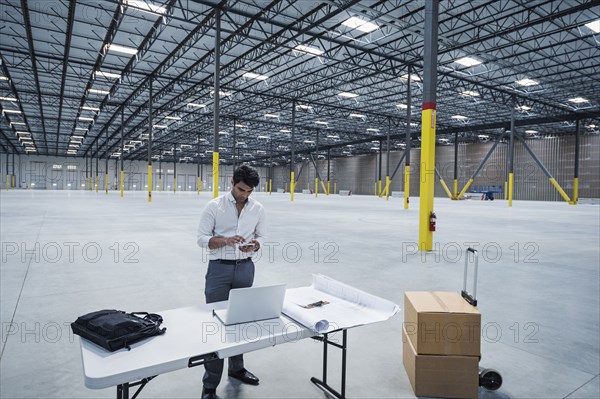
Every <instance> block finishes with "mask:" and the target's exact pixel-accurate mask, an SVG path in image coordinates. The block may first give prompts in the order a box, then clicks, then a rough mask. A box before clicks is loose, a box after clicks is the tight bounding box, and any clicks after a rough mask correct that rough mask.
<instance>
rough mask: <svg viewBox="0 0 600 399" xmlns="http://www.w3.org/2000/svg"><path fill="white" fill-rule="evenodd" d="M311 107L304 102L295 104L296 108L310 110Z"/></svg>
mask: <svg viewBox="0 0 600 399" xmlns="http://www.w3.org/2000/svg"><path fill="white" fill-rule="evenodd" d="M312 108H313V107H311V106H310V105H305V104H298V105H296V109H303V110H307V111H308V110H311V109H312Z"/></svg>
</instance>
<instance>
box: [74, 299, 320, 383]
mask: <svg viewBox="0 0 600 399" xmlns="http://www.w3.org/2000/svg"><path fill="white" fill-rule="evenodd" d="M226 304H227V302H218V303H213V304H210V305H198V306H191V307H186V308H179V309H172V310H167V311H162V312H157V313H158V314H160V315H161V316H162V318H163V324H162V325H161V327H166V328H167V331H166V333H165V334H164V335H160V336H156V337H152V338H149V339H146V340H143V341H141V342H138V343H136V344H133V345H131V350H130V351H128V350H127V349H121V350H118V351H116V352H109V351H107V350H105V349H103V348H101V347H99V346H97V345H95V344H93V343H91V342H89V341H87V340H85V339H80V342H81V357H82V362H83V373H84V378H85V386H86V387H88V388H92V389H101V388H108V387H111V386H116V385H119V384H124V383H127V382H135V381H139V380H141V379H143V378H146V377H151V376H155V375H159V374H164V373H168V372H171V371H175V370H179V369H182V368H187V367H188V362H189V359H190V358H192V357H195V356H199V355H205V354H210V353H213V352H214V353H217V355H218V356H219V358H221V359H224V358H226V357H230V356H234V355H239V354H242V353H246V352H251V351H255V350H258V349H263V348H266V347H269V346H274V345H278V344H282V343H286V342H295V341H298V340H301V339H304V338H309V337H312V336H314V335H315V333H314V332H313V331H311V330H310V329H308V328H306V327H304V326H302V325H300V324H298V323H296V322H294V321H292V320H291V319H288V318H287V317H285V316H284V315H282V316H281V317H280V318H279V319H271V320H264V321H259V322H253V323H246V324H238V325H234V326H225V325H223V324H222V323H221V322H220V321H219V320H218V319H217V318H215V317H213V315H212V310H213V309H222V308H225V307H226Z"/></svg>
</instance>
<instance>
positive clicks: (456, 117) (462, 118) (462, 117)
mask: <svg viewBox="0 0 600 399" xmlns="http://www.w3.org/2000/svg"><path fill="white" fill-rule="evenodd" d="M450 118H452V119H456V120H459V121H464V120H465V119H467V117H466V116H464V115H452V116H451V117H450Z"/></svg>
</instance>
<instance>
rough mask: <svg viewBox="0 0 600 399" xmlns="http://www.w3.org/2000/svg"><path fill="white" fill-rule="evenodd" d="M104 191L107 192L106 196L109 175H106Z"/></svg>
mask: <svg viewBox="0 0 600 399" xmlns="http://www.w3.org/2000/svg"><path fill="white" fill-rule="evenodd" d="M104 190H105V191H106V194H108V175H106V176H105V179H104Z"/></svg>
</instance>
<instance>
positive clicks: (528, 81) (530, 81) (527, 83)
mask: <svg viewBox="0 0 600 399" xmlns="http://www.w3.org/2000/svg"><path fill="white" fill-rule="evenodd" d="M515 83H516V84H518V85H521V86H535V85H539V84H540V83H539V82H538V81H536V80H533V79H529V78H525V79H521V80H517V81H515Z"/></svg>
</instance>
